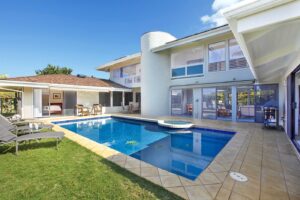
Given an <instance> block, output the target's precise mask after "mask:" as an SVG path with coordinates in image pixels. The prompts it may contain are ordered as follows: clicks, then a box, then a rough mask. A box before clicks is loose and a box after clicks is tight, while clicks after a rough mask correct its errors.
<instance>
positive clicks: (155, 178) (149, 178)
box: [144, 176, 161, 185]
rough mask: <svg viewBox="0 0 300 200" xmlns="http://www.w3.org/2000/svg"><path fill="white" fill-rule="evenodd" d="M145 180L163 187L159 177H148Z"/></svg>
mask: <svg viewBox="0 0 300 200" xmlns="http://www.w3.org/2000/svg"><path fill="white" fill-rule="evenodd" d="M144 178H145V179H147V180H149V181H151V182H152V183H154V184H156V185H161V181H160V177H159V176H147V177H144Z"/></svg>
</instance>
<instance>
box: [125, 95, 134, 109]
mask: <svg viewBox="0 0 300 200" xmlns="http://www.w3.org/2000/svg"><path fill="white" fill-rule="evenodd" d="M132 101H133V94H132V92H125V106H128V105H129V102H132Z"/></svg>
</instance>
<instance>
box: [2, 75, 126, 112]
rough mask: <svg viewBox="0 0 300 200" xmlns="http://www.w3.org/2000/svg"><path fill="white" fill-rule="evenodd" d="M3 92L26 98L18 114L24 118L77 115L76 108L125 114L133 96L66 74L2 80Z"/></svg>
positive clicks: (98, 81)
mask: <svg viewBox="0 0 300 200" xmlns="http://www.w3.org/2000/svg"><path fill="white" fill-rule="evenodd" d="M0 91H10V92H12V91H13V92H16V93H21V94H22V95H18V96H19V98H17V100H18V104H17V105H18V108H17V110H19V113H20V114H21V115H22V117H23V118H35V117H45V116H46V117H47V116H53V115H54V116H60V115H76V110H75V106H76V104H82V105H84V106H86V107H89V108H92V106H93V104H101V105H103V112H104V113H112V112H121V111H122V110H123V107H122V105H123V104H124V102H125V101H127V99H126V98H127V96H128V95H126V94H127V93H131V89H129V88H127V87H124V86H122V85H120V84H117V83H114V82H112V81H109V80H103V79H98V78H93V77H86V76H73V75H62V74H54V75H39V76H27V77H17V78H7V79H5V80H0Z"/></svg>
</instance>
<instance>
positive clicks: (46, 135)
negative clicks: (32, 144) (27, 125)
mask: <svg viewBox="0 0 300 200" xmlns="http://www.w3.org/2000/svg"><path fill="white" fill-rule="evenodd" d="M63 137H64V133H63V132H39V133H32V134H27V135H22V136H16V135H15V134H13V133H12V132H11V131H9V130H7V129H6V128H4V127H3V126H2V125H0V145H3V144H9V143H13V142H15V145H16V155H18V148H19V143H20V142H24V141H31V140H39V139H56V148H58V141H59V140H61V139H62V138H63Z"/></svg>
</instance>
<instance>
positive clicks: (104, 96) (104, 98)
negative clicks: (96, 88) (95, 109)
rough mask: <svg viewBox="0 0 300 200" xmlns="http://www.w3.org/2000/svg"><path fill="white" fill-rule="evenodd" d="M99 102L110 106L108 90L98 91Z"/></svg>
mask: <svg viewBox="0 0 300 200" xmlns="http://www.w3.org/2000/svg"><path fill="white" fill-rule="evenodd" d="M99 103H100V104H101V105H102V106H105V107H109V106H110V93H109V92H100V93H99Z"/></svg>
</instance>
